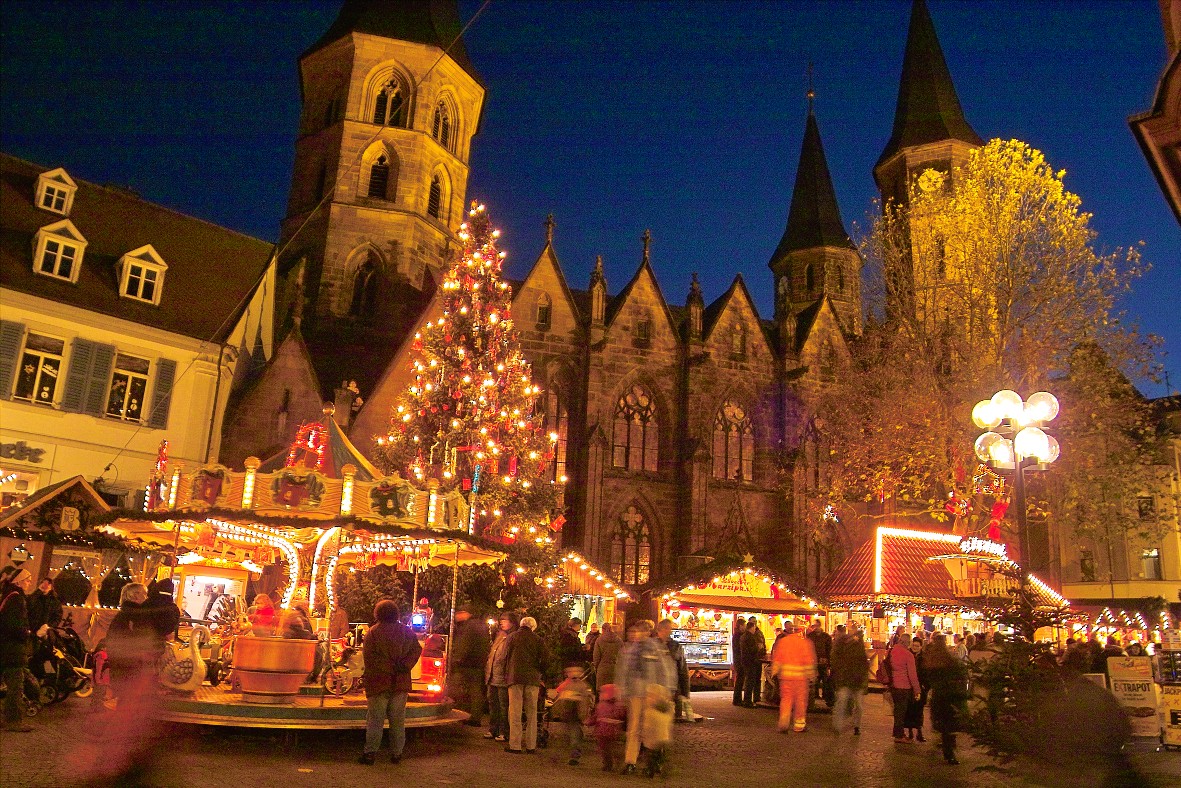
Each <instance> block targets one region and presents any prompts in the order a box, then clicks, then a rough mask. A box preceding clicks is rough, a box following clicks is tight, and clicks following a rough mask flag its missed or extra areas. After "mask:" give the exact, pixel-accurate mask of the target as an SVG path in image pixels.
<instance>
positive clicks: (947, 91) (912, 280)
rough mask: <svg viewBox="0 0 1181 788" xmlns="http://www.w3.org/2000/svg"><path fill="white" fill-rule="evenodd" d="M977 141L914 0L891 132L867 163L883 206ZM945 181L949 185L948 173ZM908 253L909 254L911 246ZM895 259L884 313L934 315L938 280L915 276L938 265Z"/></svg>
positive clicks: (956, 162) (947, 167) (962, 159)
mask: <svg viewBox="0 0 1181 788" xmlns="http://www.w3.org/2000/svg"><path fill="white" fill-rule="evenodd" d="M983 144H984V141H983V140H981V139H980V136H979V135H978V134H977V133H976V132H975V131H974V130H973V129H972V127H971V126H970V125H968V121H967V120H966V119H965V118H964V112H963V110H962V109H961V108H960V100H959V97H958V96H957V95H956V92H955V85H954V84H953V83H952V81H951V73H950V72H949V71H948V70H947V62H946V61H945V60H944V59H943V49H942V48H941V47H940V46H939V38H938V37H937V36H936V35H935V25H934V23H932V21H931V14H930V13H929V12H928V11H927V3H926V0H914V6H913V7H912V8H911V13H910V30H909V31H908V32H907V37H906V53H905V55H903V58H902V79H901V82H900V84H899V85H898V105H897V108H896V109H895V111H894V131H893V133H892V134H891V135H890V141H889V142H887V143H886V148H885V150H883V151H882V155H881V156H880V157H879V158H878V162H877V164H876V165H874V168H873V176H874V180H876V181H877V185H878V191H879V192H881V195H882V205H883V208H884V207H885V206H886V205H888V204H889V203H891V202H894V203H896V204H899V205H901V204H905V203H906V202H907V200H908V187H909V186H910V184H911V183H912V181H913V180H914V179H915V178H917V177H918V176H919V175H921V174H922V173H923V172H924V171H926V170H928V169H934V170H938V171H940V172H944V173H948V174H949V175H950V174H952V173H953V172H954V170H955V169H956V168H958V167H962V166H964V164H966V163H967V161H968V154H969V153H971V151H972V150H973V149H975V148H978V147H980V146H981V145H983ZM949 186H951V187H952V188H954V187H955V179H954V176H953V177H952V178H951V179H950V181H949ZM911 255H912V258H913V255H914V251H913V250H912V251H911ZM897 264H898V265H899V266H900V267H899V269H898V270H895V271H889V272H887V283H886V286H887V293H886V297H887V303H886V308H887V313H888V314H894V315H899V314H909V315H911V316H917V317H920V318H922V319H929V318H938V317H939V316H938V310H935V311H932V309H931V307H932V305H933V299H935V298H936V297H937V293H938V291H937V288H938V287H939V285H940V282H939V281H918V280H920V279H923V280H925V279H926V277H924V276H923V275H922V274H921V271H923V270H931V271H936V270H940V269H941V265H940V264H935V263H932V264H931V265H921V266H920V265H915V261H914V260H913V259H911V260H910V261H909V262H907V263H904V264H903V263H901V261H898V263H897Z"/></svg>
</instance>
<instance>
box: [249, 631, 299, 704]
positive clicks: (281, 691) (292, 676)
mask: <svg viewBox="0 0 1181 788" xmlns="http://www.w3.org/2000/svg"><path fill="white" fill-rule="evenodd" d="M316 645H317V641H315V640H297V639H292V638H277V637H258V636H255V635H240V636H239V637H238V638H237V641H236V642H235V643H234V676H236V677H237V679H238V682H239V683H240V685H241V687H242V699H243V700H246V701H250V702H253V703H292V702H294V700H295V696H296V695H298V694H299V688H300V686H301V685H302V684H303V682H304V679H305V678H307V675H308V674H309V673H311V672H312V668H313V667H314V666H315V662H316Z"/></svg>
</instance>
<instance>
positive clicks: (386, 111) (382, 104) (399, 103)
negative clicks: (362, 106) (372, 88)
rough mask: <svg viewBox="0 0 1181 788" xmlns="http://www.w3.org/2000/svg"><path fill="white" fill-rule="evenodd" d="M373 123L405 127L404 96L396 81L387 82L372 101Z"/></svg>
mask: <svg viewBox="0 0 1181 788" xmlns="http://www.w3.org/2000/svg"><path fill="white" fill-rule="evenodd" d="M373 122H374V123H376V124H378V125H379V126H396V127H398V128H402V127H404V126H405V125H406V95H405V91H403V90H402V85H401V84H400V83H399V82H398V81H397V80H395V79H392V80H390V81H389V82H387V83H386V84H385V87H383V88H382V89H381V92H379V93H378V94H377V98H376V99H374V102H373Z"/></svg>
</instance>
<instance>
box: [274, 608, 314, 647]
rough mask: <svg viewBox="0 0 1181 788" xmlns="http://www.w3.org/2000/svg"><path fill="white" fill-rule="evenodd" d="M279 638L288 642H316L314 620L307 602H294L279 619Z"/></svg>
mask: <svg viewBox="0 0 1181 788" xmlns="http://www.w3.org/2000/svg"><path fill="white" fill-rule="evenodd" d="M279 636H280V637H284V638H287V639H288V640H315V639H316V634H315V633H314V632H312V618H311V614H310V611H309V608H308V603H307V601H306V600H303V599H297V600H295V601H294V602H292V603H291V604H290V605H289V606H288V607H287V609H286V610H284V611H283V615H282V616H280V618H279Z"/></svg>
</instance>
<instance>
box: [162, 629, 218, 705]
mask: <svg viewBox="0 0 1181 788" xmlns="http://www.w3.org/2000/svg"><path fill="white" fill-rule="evenodd" d="M209 640H210V634H209V630H208V629H207V628H206V627H204V626H195V627H193V631H192V634H190V635H189V644H188V646H184V645H182V644H180V643H176V642H169V643H165V644H164V656H163V657H162V658H161V661H160V683H161V684H163V685H164V686H165V687H167V688H168V689H170V690H175V691H176V692H193V691H195V690H196V689H197V688H198V687H200V686H201V683H202V682H203V681H205V660H203V659H201V644H202V643H208V642H209Z"/></svg>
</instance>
